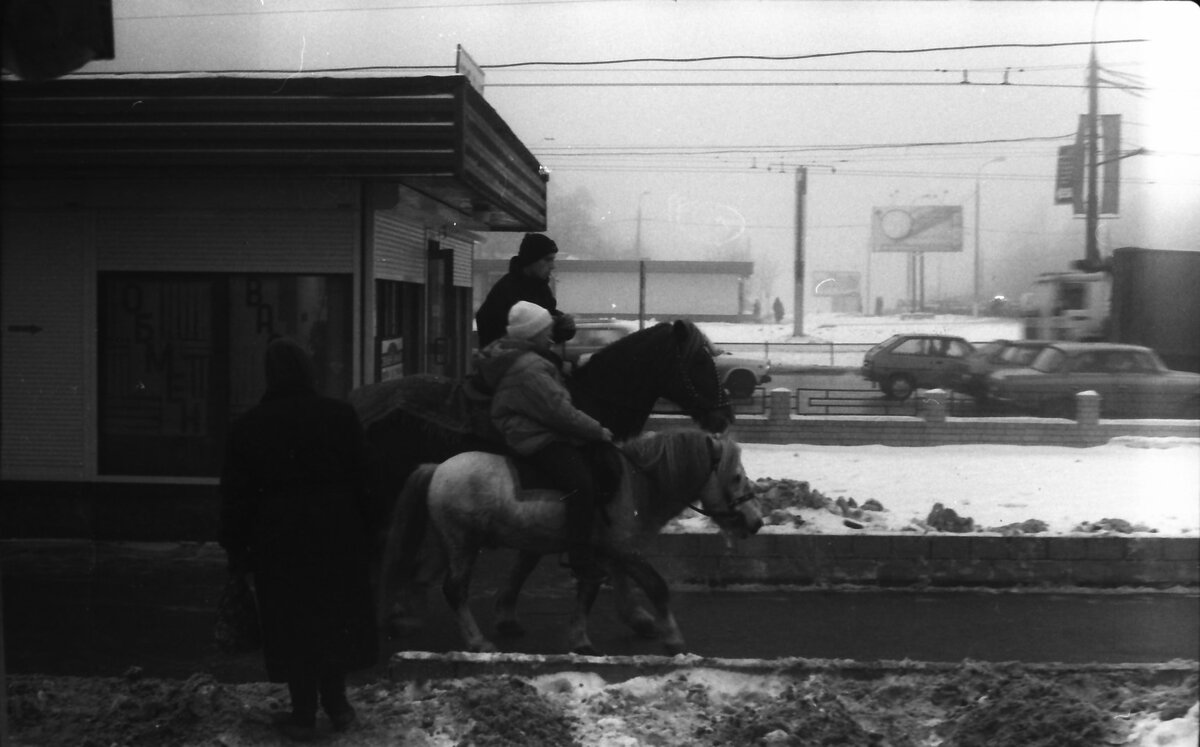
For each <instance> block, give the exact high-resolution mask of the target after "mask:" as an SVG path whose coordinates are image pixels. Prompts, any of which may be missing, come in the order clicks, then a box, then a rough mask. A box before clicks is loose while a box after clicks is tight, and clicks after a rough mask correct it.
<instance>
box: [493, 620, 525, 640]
mask: <svg viewBox="0 0 1200 747" xmlns="http://www.w3.org/2000/svg"><path fill="white" fill-rule="evenodd" d="M496 632H497V633H499V634H500V635H502V636H504V637H505V638H520V637H522V636H524V635H525V626H524V625H522V624H521V623H519V622H517V621H516V620H501V621H500V622H498V623H496Z"/></svg>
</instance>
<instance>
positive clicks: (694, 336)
mask: <svg viewBox="0 0 1200 747" xmlns="http://www.w3.org/2000/svg"><path fill="white" fill-rule="evenodd" d="M676 324H679V325H682V326H683V328H684V329H685V330H686V331H687V334H686V335H685V336H684V338H683V341H682V344H681V346H680V347H681V350H680V352H681V353H682V354H683V357H684V358H685V359H687V358H691V357H692V356H693V355H695V354H696V353H698V352H701V351H703V352H706V353H707V354H708V355H709V356H710V357H711V356H714V355H715V350H714V349H713V346H712V343H711V342H709V340H708V337H707V336H705V334H704V332H702V331H701V330H700V328H699V327H697V326H696V324H695V323H694V322H692V321H691V320H688V319H678V320H676V321H674V322H659V323H658V324H655V325H653V326H650V327H647V328H645V329H641V330H638V331H637V332H633V333H631V334H628V335H626V336H624V337H622V338H620V339H619V340H615V341H614V342H612V343H609V344H608V345H607V346H605V347H604V348H603V349H601V350H599V351H597V352H596V353H595V354H594V355H593V356H592V360H593V361H594V360H598V359H601V358H608V357H612V356H613V355H623V356H628V355H630V353H631V352H632V351H636V350H644V349H650V350H654V349H658V348H659V347H660V346H661V345H662V344H663V343H664V342H671V341H673V340H674V338H675V332H674V330H675V325H676ZM589 365H590V362H589ZM583 368H587V366H583ZM581 370H582V369H581Z"/></svg>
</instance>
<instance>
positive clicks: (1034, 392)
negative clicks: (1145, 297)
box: [987, 342, 1200, 418]
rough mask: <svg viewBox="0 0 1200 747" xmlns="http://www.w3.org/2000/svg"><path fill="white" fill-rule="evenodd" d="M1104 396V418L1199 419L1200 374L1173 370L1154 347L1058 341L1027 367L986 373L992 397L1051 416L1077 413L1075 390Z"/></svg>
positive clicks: (1016, 408) (1004, 404)
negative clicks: (1165, 363) (1164, 362)
mask: <svg viewBox="0 0 1200 747" xmlns="http://www.w3.org/2000/svg"><path fill="white" fill-rule="evenodd" d="M1086 391H1093V392H1096V393H1097V394H1099V395H1100V415H1101V417H1106V418H1200V374H1196V373H1191V372H1189V371H1172V370H1170V369H1168V368H1167V367H1166V366H1165V365H1163V362H1162V360H1160V359H1159V357H1158V355H1157V354H1156V353H1155V352H1154V351H1153V350H1151V349H1150V348H1145V347H1141V346H1139V345H1120V344H1116V343H1104V342H1055V343H1052V344H1050V345H1048V346H1046V347H1045V348H1044V349H1043V350H1042V351H1041V352H1040V353H1038V355H1037V357H1036V358H1034V359H1033V362H1032V363H1031V364H1030V366H1029V367H1028V368H1012V369H1008V370H1003V371H996V372H995V373H992V374H990V375H989V376H988V379H987V397H988V401H989V402H991V403H993V404H996V405H999V406H1002V407H1004V408H1006V409H1010V410H1014V411H1017V412H1023V413H1029V414H1034V415H1044V416H1047V417H1065V418H1071V417H1074V415H1075V395H1076V394H1078V393H1079V392H1086Z"/></svg>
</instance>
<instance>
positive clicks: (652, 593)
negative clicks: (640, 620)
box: [618, 554, 684, 655]
mask: <svg viewBox="0 0 1200 747" xmlns="http://www.w3.org/2000/svg"><path fill="white" fill-rule="evenodd" d="M618 564H619V565H621V566H623V567H624V569H625V570H626V572H628V573H629V575H630V576H631V577H632V578H633V580H634V581H636V582H637V584H638V586H640V587H642V591H644V592H646V597H647V599H649V601H650V604H651V606H653V607H654V612H655V615H656V617H657V620H656V624H657V627H658V631H659V634H660V635H661V636H662V642H663V646H665V647H666V649H667V653H669V654H671V655H674V654H681V653H683V651H684V644H683V633H681V632H680V631H679V625H678V624H677V623H676V622H675V615H674V614H672V612H671V606H670V603H671V591H670V589H668V588H667V582H666V581H665V580H664V579H663V577H662V575H660V574H659V572H658V571H656V570H654V566H652V565H650V563H649V562H647V561H646V559H645V558H642V557H641V556H639V555H634V554H630V555H623V556H622V557H621V558H620V561H619V563H618Z"/></svg>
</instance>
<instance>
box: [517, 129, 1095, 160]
mask: <svg viewBox="0 0 1200 747" xmlns="http://www.w3.org/2000/svg"><path fill="white" fill-rule="evenodd" d="M1073 137H1075V133H1074V132H1067V133H1064V134H1062V135H1035V136H1031V137H1017V138H992V139H987V140H943V141H924V142H910V143H857V144H847V145H798V146H794V145H752V146H744V147H738V146H727V147H721V146H716V147H715V149H701V150H695V149H693V148H690V147H688V146H644V147H645V148H654V149H655V150H654V152H653V153H647V152H646V151H644V150H643V151H631V150H629V148H630V146H605V145H596V146H586V147H588V148H589V149H590V152H578V150H577V149H573V148H572V149H560V148H557V147H550V148H537V149H534V150H536V151H537V152H538V153H545V154H547V155H554V156H589V155H616V156H638V155H653V154H654V153H664V154H670V155H721V154H728V153H744V154H759V153H762V152H763V149H767V150H768V151H769V152H779V151H786V152H793V153H800V152H806V151H816V152H826V151H857V150H875V149H891V148H930V147H944V146H957V145H997V144H1005V143H1029V142H1045V141H1052V140H1063V139H1065V138H1073ZM634 147H637V146H634ZM618 148H620V149H621V150H617V149H618ZM560 150H562V152H557V151H560ZM602 152H603V153H602Z"/></svg>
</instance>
